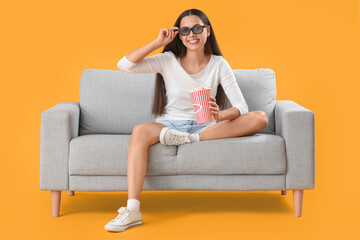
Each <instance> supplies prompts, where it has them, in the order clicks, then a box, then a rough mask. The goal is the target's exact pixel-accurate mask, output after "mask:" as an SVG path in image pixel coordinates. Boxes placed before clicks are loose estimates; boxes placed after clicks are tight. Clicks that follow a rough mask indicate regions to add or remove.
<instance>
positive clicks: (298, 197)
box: [293, 189, 304, 217]
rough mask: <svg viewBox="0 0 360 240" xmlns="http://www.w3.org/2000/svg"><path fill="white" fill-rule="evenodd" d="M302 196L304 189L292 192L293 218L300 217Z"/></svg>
mask: <svg viewBox="0 0 360 240" xmlns="http://www.w3.org/2000/svg"><path fill="white" fill-rule="evenodd" d="M303 194H304V189H294V190H293V199H294V211H295V217H301V211H302V202H303Z"/></svg>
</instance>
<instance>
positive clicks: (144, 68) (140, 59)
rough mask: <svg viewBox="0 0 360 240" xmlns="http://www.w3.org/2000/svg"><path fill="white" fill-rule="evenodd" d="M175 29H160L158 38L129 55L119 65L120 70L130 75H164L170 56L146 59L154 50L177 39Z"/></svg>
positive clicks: (158, 55)
mask: <svg viewBox="0 0 360 240" xmlns="http://www.w3.org/2000/svg"><path fill="white" fill-rule="evenodd" d="M175 35H176V34H175V33H174V28H172V29H170V30H169V29H166V28H162V29H160V33H159V35H158V37H157V38H156V39H155V40H153V41H151V42H150V43H148V44H146V45H144V46H142V47H140V48H138V49H136V50H134V51H132V52H130V53H128V54H127V55H125V56H124V57H123V58H122V59H120V60H119V61H118V63H117V66H118V68H119V69H120V70H123V71H126V72H130V73H157V72H160V73H162V72H163V71H164V69H165V67H166V64H167V63H168V61H169V56H168V55H167V54H165V53H159V54H156V55H153V56H151V57H147V58H145V57H146V56H147V55H149V54H150V53H151V52H153V51H154V50H156V49H158V48H160V47H162V46H164V45H166V44H168V43H169V42H171V41H172V40H173V39H174V38H175Z"/></svg>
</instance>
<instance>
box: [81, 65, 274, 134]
mask: <svg viewBox="0 0 360 240" xmlns="http://www.w3.org/2000/svg"><path fill="white" fill-rule="evenodd" d="M233 71H234V74H235V76H236V79H237V81H238V84H239V87H240V89H241V92H242V93H243V95H244V98H245V101H246V102H247V104H248V106H249V111H255V110H263V111H264V112H265V113H266V114H267V115H268V118H269V124H268V126H267V127H266V128H265V129H264V130H263V131H262V133H270V134H275V129H274V123H275V121H274V108H275V104H276V83H275V73H274V71H273V70H271V69H268V68H260V69H234V70H233ZM155 75H156V74H155V73H146V74H131V73H127V72H124V71H120V70H105V69H86V70H84V71H82V73H81V81H80V133H79V134H80V135H85V134H131V133H132V130H133V128H134V127H135V126H136V125H138V124H141V123H145V122H154V121H155V119H156V118H155V116H153V115H152V114H151V108H152V102H153V95H154V86H155ZM230 107H231V103H230V101H228V105H227V108H230Z"/></svg>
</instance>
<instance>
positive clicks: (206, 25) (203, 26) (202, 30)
mask: <svg viewBox="0 0 360 240" xmlns="http://www.w3.org/2000/svg"><path fill="white" fill-rule="evenodd" d="M208 26H210V25H208V24H205V25H196V26H193V27H192V28H189V27H183V28H180V29H176V30H174V32H177V31H179V34H180V31H181V29H184V28H189V29H190V31H189V33H188V34H186V35H183V34H180V35H181V36H188V35H189V34H190V32H191V31H192V32H193V33H194V34H200V33H203V32H204V28H206V27H208ZM196 27H201V32H199V33H196V32H195V31H194V30H195V28H196Z"/></svg>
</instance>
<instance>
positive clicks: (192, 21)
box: [179, 15, 210, 50]
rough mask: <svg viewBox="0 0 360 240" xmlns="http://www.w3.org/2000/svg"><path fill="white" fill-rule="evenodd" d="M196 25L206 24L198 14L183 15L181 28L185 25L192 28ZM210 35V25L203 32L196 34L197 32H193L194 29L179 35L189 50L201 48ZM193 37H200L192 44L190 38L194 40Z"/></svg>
mask: <svg viewBox="0 0 360 240" xmlns="http://www.w3.org/2000/svg"><path fill="white" fill-rule="evenodd" d="M195 25H201V26H204V25H205V24H204V23H203V21H202V20H201V19H200V18H199V17H198V16H196V15H191V16H186V17H183V18H182V19H181V21H180V29H181V28H183V27H189V28H192V27H194V26H195ZM209 35H210V26H208V27H206V28H204V30H203V32H202V33H199V34H195V33H193V31H190V33H189V35H187V36H181V35H180V34H179V37H180V39H181V41H182V42H183V44H184V45H185V46H186V47H187V48H188V50H197V49H201V48H203V47H204V45H205V43H206V40H207V38H208V36H209ZM192 39H198V41H197V42H195V43H194V44H191V43H189V40H192Z"/></svg>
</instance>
